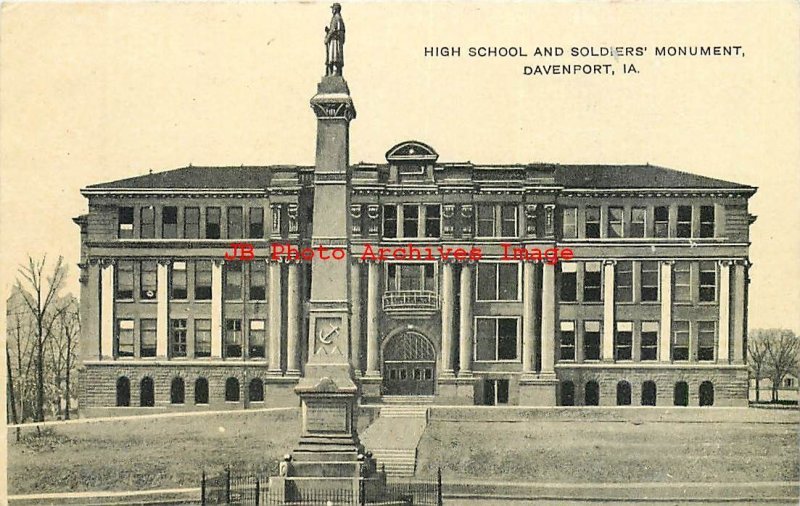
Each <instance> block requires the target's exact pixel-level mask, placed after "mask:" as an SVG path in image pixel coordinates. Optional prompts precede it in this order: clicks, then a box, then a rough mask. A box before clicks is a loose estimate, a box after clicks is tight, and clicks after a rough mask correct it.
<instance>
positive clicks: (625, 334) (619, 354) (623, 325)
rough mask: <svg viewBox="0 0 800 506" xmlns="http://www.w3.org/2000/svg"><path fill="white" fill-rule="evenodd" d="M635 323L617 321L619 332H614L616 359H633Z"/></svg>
mask: <svg viewBox="0 0 800 506" xmlns="http://www.w3.org/2000/svg"><path fill="white" fill-rule="evenodd" d="M632 351H633V323H632V322H617V333H616V334H614V359H615V360H631V359H633V354H632Z"/></svg>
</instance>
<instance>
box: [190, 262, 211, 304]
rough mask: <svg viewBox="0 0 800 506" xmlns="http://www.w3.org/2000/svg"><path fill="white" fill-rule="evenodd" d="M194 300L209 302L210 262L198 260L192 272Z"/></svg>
mask: <svg viewBox="0 0 800 506" xmlns="http://www.w3.org/2000/svg"><path fill="white" fill-rule="evenodd" d="M194 298H195V300H211V262H210V261H208V260H198V261H197V262H196V263H195V272H194Z"/></svg>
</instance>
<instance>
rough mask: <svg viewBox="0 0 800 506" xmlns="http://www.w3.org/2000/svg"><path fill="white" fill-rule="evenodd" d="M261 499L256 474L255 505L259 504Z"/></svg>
mask: <svg viewBox="0 0 800 506" xmlns="http://www.w3.org/2000/svg"><path fill="white" fill-rule="evenodd" d="M260 499H261V487H260V483H259V482H258V476H256V506H258V505H259V504H260Z"/></svg>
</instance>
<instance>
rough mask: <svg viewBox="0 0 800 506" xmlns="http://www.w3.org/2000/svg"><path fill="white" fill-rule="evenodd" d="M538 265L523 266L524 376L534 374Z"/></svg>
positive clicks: (528, 264) (526, 263)
mask: <svg viewBox="0 0 800 506" xmlns="http://www.w3.org/2000/svg"><path fill="white" fill-rule="evenodd" d="M535 272H536V264H534V263H532V262H524V263H523V264H522V374H530V373H532V372H533V355H534V351H535V350H534V346H535V344H536V342H535V340H536V336H535V333H536V321H535V300H534V290H535V289H536V284H535V283H536V277H535Z"/></svg>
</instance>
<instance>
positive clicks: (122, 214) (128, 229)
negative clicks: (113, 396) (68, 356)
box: [117, 207, 133, 405]
mask: <svg viewBox="0 0 800 506" xmlns="http://www.w3.org/2000/svg"><path fill="white" fill-rule="evenodd" d="M117 217H118V219H119V229H118V230H117V237H119V238H120V239H132V238H133V208H132V207H120V208H119V209H118V210H117ZM126 379H127V378H126ZM128 397H129V399H128V401H129V402H130V385H129V386H128ZM126 405H127V404H126Z"/></svg>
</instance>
